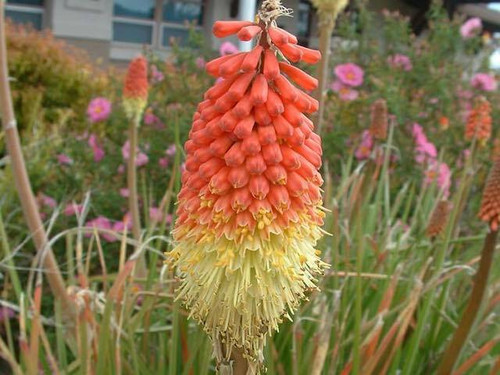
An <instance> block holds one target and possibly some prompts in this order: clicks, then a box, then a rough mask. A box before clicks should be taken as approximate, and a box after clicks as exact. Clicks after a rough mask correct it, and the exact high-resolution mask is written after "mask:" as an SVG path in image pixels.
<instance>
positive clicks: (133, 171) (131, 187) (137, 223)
mask: <svg viewBox="0 0 500 375" xmlns="http://www.w3.org/2000/svg"><path fill="white" fill-rule="evenodd" d="M138 128H139V125H138V124H137V123H136V122H135V121H132V122H131V123H130V128H129V143H130V156H129V158H128V170H127V185H128V186H127V187H128V191H129V197H128V204H129V210H130V216H131V220H132V233H133V235H134V240H135V241H137V242H139V241H140V239H141V218H140V216H139V196H138V194H137V168H136V165H135V162H136V156H137V152H136V150H137V142H138V141H137V138H138Z"/></svg>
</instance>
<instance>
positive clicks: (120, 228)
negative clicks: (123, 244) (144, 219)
mask: <svg viewBox="0 0 500 375" xmlns="http://www.w3.org/2000/svg"><path fill="white" fill-rule="evenodd" d="M125 229H126V230H127V232H130V231H131V230H132V219H131V218H130V213H129V212H127V213H126V214H125V216H123V220H121V221H117V222H116V223H114V224H113V230H114V231H115V232H118V233H120V234H121V233H123V232H125Z"/></svg>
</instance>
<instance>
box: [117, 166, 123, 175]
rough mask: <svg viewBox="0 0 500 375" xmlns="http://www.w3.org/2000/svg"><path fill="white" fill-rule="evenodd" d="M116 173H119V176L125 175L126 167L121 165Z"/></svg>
mask: <svg viewBox="0 0 500 375" xmlns="http://www.w3.org/2000/svg"><path fill="white" fill-rule="evenodd" d="M116 171H117V172H118V174H124V173H125V165H123V164H120V165H119V166H118V169H117V170H116Z"/></svg>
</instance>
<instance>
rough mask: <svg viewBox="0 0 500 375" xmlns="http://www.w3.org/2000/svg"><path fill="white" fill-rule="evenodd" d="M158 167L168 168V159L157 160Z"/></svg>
mask: <svg viewBox="0 0 500 375" xmlns="http://www.w3.org/2000/svg"><path fill="white" fill-rule="evenodd" d="M158 165H159V166H160V168H167V167H168V159H167V158H160V159H159V160H158Z"/></svg>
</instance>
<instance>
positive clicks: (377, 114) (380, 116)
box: [370, 99, 388, 140]
mask: <svg viewBox="0 0 500 375" xmlns="http://www.w3.org/2000/svg"><path fill="white" fill-rule="evenodd" d="M387 126H388V120H387V102H386V101H385V100H384V99H378V100H376V101H375V102H374V103H373V105H372V113H371V124H370V133H371V135H372V136H373V137H374V138H376V139H380V140H383V139H386V138H387Z"/></svg>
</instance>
